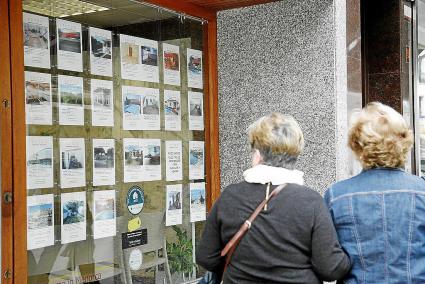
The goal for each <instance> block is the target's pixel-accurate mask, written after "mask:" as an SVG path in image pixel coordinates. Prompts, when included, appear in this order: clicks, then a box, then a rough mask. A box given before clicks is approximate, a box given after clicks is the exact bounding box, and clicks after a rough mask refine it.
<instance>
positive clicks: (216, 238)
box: [196, 198, 224, 271]
mask: <svg viewBox="0 0 425 284" xmlns="http://www.w3.org/2000/svg"><path fill="white" fill-rule="evenodd" d="M219 203H220V198H219V199H218V200H217V201H216V203H215V204H214V206H213V207H212V209H211V211H210V213H209V214H208V218H207V221H206V222H205V228H204V232H203V234H202V238H201V241H200V244H199V246H198V249H197V251H196V263H197V264H199V265H201V266H202V267H204V268H205V269H207V270H209V271H218V270H220V269H221V268H222V266H223V261H224V260H223V258H222V257H221V255H220V252H221V249H222V248H223V244H222V241H221V234H220V224H219V220H218V216H217V211H218V207H219ZM222 260H223V261H222Z"/></svg>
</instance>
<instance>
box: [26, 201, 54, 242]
mask: <svg viewBox="0 0 425 284" xmlns="http://www.w3.org/2000/svg"><path fill="white" fill-rule="evenodd" d="M53 198H54V197H53V194H45V195H34V196H28V197H27V249H28V250H33V249H37V248H43V247H47V246H52V245H54V244H55V229H54V225H55V206H54V200H53Z"/></svg>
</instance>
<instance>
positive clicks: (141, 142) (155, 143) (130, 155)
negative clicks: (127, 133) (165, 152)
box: [123, 138, 161, 182]
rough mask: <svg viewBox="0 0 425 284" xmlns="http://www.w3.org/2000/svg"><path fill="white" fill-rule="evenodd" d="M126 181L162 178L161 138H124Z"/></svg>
mask: <svg viewBox="0 0 425 284" xmlns="http://www.w3.org/2000/svg"><path fill="white" fill-rule="evenodd" d="M123 148H124V182H139V181H154V180H161V140H160V139H139V138H124V139H123Z"/></svg>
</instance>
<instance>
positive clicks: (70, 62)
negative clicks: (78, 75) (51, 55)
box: [56, 19, 83, 72]
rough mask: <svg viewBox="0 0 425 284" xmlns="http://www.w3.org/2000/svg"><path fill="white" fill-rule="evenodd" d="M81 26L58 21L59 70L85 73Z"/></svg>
mask: <svg viewBox="0 0 425 284" xmlns="http://www.w3.org/2000/svg"><path fill="white" fill-rule="evenodd" d="M81 35H82V32H81V24H79V23H74V22H70V21H65V20H61V19H56V39H57V47H58V54H57V58H58V69H62V70H69V71H76V72H83V55H82V50H83V48H82V36H81Z"/></svg>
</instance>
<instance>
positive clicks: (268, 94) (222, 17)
mask: <svg viewBox="0 0 425 284" xmlns="http://www.w3.org/2000/svg"><path fill="white" fill-rule="evenodd" d="M345 9H346V8H345V0H344V1H342V0H341V1H340V0H321V1H317V0H305V1H297V0H285V1H278V2H274V3H270V4H265V5H258V6H253V7H247V8H242V9H235V10H227V11H222V12H219V14H218V64H219V116H220V147H221V148H220V156H221V180H222V187H225V186H226V185H228V184H230V183H233V182H237V181H240V180H242V172H243V171H244V170H245V169H247V168H248V167H249V166H250V152H249V145H248V143H247V138H246V129H247V127H248V125H249V124H250V123H252V122H253V121H255V120H256V119H257V118H258V117H260V116H263V115H265V114H268V113H270V112H272V111H279V112H283V113H288V114H291V115H293V116H294V117H295V118H296V119H297V120H298V122H299V123H300V125H301V127H302V129H303V131H304V135H305V140H306V147H305V151H304V153H303V155H302V157H301V158H300V160H299V162H298V168H299V169H300V170H303V171H304V172H305V177H306V183H307V185H309V186H311V187H312V188H314V189H315V190H318V191H319V192H323V191H324V190H325V189H326V187H327V186H328V185H329V184H331V183H333V182H334V181H335V180H336V179H337V178H342V177H343V176H344V175H345V169H344V167H345V166H344V165H345V164H346V163H345V160H344V159H345V158H346V157H345V156H346V153H347V149H346V147H345V140H344V139H345V135H344V132H345V131H346V125H347V119H346V118H347V113H346V108H347V98H346V96H347V78H346V75H347V72H346V71H347V65H346V56H345V54H346V42H345V41H346V38H345V16H346V11H345ZM341 24H343V26H341ZM339 47H341V49H342V50H341V49H340V48H339ZM338 54H342V55H343V56H342V57H343V58H342V59H341V58H340V57H339V56H338V57H337V55H338ZM337 145H338V147H337ZM337 161H338V163H337Z"/></svg>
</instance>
